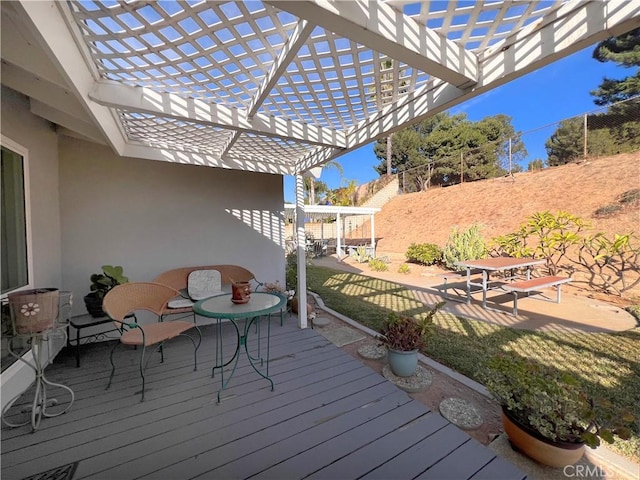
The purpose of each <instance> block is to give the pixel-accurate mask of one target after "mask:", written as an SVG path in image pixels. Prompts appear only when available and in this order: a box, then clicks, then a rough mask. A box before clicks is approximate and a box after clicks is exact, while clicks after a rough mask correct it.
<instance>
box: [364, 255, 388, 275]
mask: <svg viewBox="0 0 640 480" xmlns="http://www.w3.org/2000/svg"><path fill="white" fill-rule="evenodd" d="M369 268H371V270H373V271H374V272H386V271H387V270H389V267H388V266H387V264H386V263H384V261H382V260H380V259H379V258H372V259H371V260H369Z"/></svg>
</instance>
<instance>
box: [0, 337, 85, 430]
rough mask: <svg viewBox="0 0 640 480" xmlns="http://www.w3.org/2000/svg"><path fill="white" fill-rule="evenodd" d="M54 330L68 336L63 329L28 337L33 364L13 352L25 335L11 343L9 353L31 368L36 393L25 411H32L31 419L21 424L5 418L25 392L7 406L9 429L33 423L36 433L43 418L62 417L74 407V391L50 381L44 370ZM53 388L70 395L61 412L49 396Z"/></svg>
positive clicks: (5, 410)
mask: <svg viewBox="0 0 640 480" xmlns="http://www.w3.org/2000/svg"><path fill="white" fill-rule="evenodd" d="M54 330H56V331H60V332H63V334H65V335H66V332H65V331H64V329H62V328H58V329H51V330H47V331H44V332H41V333H34V334H30V335H28V337H30V338H29V340H28V341H29V343H30V344H31V351H32V352H33V361H32V362H31V361H29V360H27V359H26V358H25V356H20V355H18V354H17V353H16V352H15V351H14V350H13V341H14V339H17V338H20V337H24V336H25V335H16V336H15V337H14V338H12V339H11V340H10V341H9V353H10V354H11V355H13V356H14V357H15V358H16V359H17V360H19V361H22V362H24V363H26V364H27V365H28V366H29V367H31V368H32V369H33V371H34V373H35V377H36V378H35V393H34V396H33V401H32V402H31V405H30V406H28V407H27V408H25V409H24V410H23V411H24V412H26V411H29V410H30V411H31V414H30V418H29V419H27V420H26V421H23V422H20V423H14V422H12V421H9V420H7V419H6V418H5V417H6V413H7V412H8V411H9V409H10V408H11V407H12V406H13V404H14V403H15V402H16V401H17V400H18V399H19V398H20V397H21V396H22V395H23V393H24V392H23V393H20V394H18V395H16V396H15V397H14V398H13V399H12V400H11V401H10V402H9V403H8V404H7V405H6V406H5V408H4V410H3V411H2V421H3V423H4V424H5V425H8V426H9V427H21V426H23V425H27V424H28V423H31V428H32V429H33V430H34V431H35V430H37V429H38V427H39V426H40V420H42V417H57V416H58V415H62V414H63V413H65V412H66V411H67V410H69V409H70V408H71V405H73V401H74V399H75V395H74V393H73V390H71V389H70V388H69V387H67V386H66V385H62V384H60V383H55V382H52V381H50V380H48V379H47V377H45V375H44V369H45V367H46V354H45V353H44V352H45V351H46V348H48V347H47V342H48V341H49V335H50V334H51V333H52V332H53V331H54ZM52 388H61V389H63V390H66V391H67V392H68V393H69V396H70V399H69V401H68V405H67V406H66V407H65V408H64V409H62V410H60V409H55V408H53V407H56V406H57V405H58V401H57V399H55V398H50V397H49V395H48V393H49V392H48V390H50V389H52ZM54 410H57V411H54Z"/></svg>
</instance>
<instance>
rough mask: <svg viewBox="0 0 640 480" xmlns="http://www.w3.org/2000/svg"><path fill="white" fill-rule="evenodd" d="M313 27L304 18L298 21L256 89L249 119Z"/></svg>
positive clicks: (249, 110) (267, 95)
mask: <svg viewBox="0 0 640 480" xmlns="http://www.w3.org/2000/svg"><path fill="white" fill-rule="evenodd" d="M314 28H315V25H313V24H312V23H310V22H307V21H306V20H303V21H301V22H298V24H297V25H296V28H295V29H294V30H293V33H292V34H291V36H290V37H289V39H288V40H287V43H286V44H285V45H284V47H283V49H282V52H281V53H280V56H279V57H278V58H277V59H276V61H275V62H273V65H272V66H271V70H270V71H269V73H268V74H267V76H266V77H265V78H264V81H263V82H262V84H261V85H260V88H259V89H258V92H257V93H256V95H255V96H254V97H253V99H252V101H251V105H250V106H249V108H248V113H247V117H248V118H249V119H252V118H253V117H254V116H255V114H256V113H257V112H258V109H259V108H260V106H261V105H262V104H263V103H264V101H265V100H266V99H267V98H268V97H269V94H270V93H271V90H272V89H273V88H274V87H275V86H276V84H277V83H278V79H279V78H280V77H281V76H282V74H283V73H284V72H286V70H287V67H288V66H289V64H290V63H291V62H292V61H293V59H294V58H295V56H296V55H297V54H298V50H300V48H302V46H303V45H304V43H305V42H306V41H307V39H308V38H309V35H311V32H312V31H313V29H314Z"/></svg>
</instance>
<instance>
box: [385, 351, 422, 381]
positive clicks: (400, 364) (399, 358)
mask: <svg viewBox="0 0 640 480" xmlns="http://www.w3.org/2000/svg"><path fill="white" fill-rule="evenodd" d="M387 362H389V367H390V368H391V371H392V372H393V374H394V375H397V376H398V377H410V376H411V375H413V374H414V373H416V369H417V368H418V350H417V349H416V350H411V351H408V352H404V351H402V350H393V349H391V348H388V349H387Z"/></svg>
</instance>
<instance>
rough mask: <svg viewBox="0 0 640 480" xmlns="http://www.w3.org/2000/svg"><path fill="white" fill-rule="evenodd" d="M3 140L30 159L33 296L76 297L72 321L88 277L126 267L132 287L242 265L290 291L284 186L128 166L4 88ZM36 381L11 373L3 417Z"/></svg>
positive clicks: (197, 170)
mask: <svg viewBox="0 0 640 480" xmlns="http://www.w3.org/2000/svg"><path fill="white" fill-rule="evenodd" d="M2 134H3V135H5V136H6V137H8V138H9V139H10V140H12V141H13V142H16V143H18V144H20V145H22V146H23V147H25V148H26V149H27V150H28V155H29V170H28V175H29V182H30V204H31V227H32V237H33V238H32V240H33V267H34V268H33V272H34V275H33V277H34V281H33V284H32V286H34V287H56V288H60V289H61V290H71V291H72V292H73V295H74V308H73V312H72V315H81V314H84V313H86V310H85V307H84V302H83V300H82V297H83V296H84V295H85V294H86V293H88V292H89V285H90V281H89V277H90V276H91V274H92V273H96V272H100V267H101V266H102V265H104V264H112V265H122V266H123V267H124V271H125V275H127V276H128V277H129V279H130V280H131V281H151V280H152V279H153V278H154V277H155V276H156V275H158V274H159V273H161V272H163V271H165V270H168V269H170V268H175V267H180V266H190V265H202V264H238V265H242V266H244V267H246V268H248V269H249V270H251V271H252V272H253V273H254V274H255V275H256V277H257V278H258V279H259V280H261V281H263V282H271V281H276V280H278V281H280V283H281V284H284V278H285V273H284V272H285V265H284V222H283V209H284V198H283V185H282V182H283V179H282V177H281V176H279V175H267V174H258V173H249V172H241V171H236V170H224V169H217V168H210V167H202V166H192V165H177V164H170V163H165V162H159V161H151V160H141V159H133V158H123V157H119V156H118V155H116V154H115V153H113V151H112V150H111V149H110V148H109V147H106V146H101V145H97V144H94V143H91V142H85V141H82V140H78V139H73V138H69V137H64V136H58V135H57V134H56V133H55V130H54V127H53V126H52V125H51V124H50V123H49V122H47V121H45V120H43V119H41V118H39V117H37V116H35V115H32V114H31V112H30V111H29V102H28V100H27V99H26V98H25V97H23V96H22V95H20V94H18V93H16V92H15V91H13V90H11V89H8V88H5V87H2ZM83 333H84V332H83ZM61 346H62V345H59V346H58V348H59V347H61ZM52 353H54V354H55V352H52ZM28 355H29V354H28ZM32 381H33V372H32V370H31V369H30V368H28V367H26V365H24V363H22V362H16V363H15V364H14V365H12V366H11V367H9V368H8V369H7V370H6V371H5V372H3V373H2V375H1V380H0V383H1V384H2V408H4V406H5V405H6V403H7V402H9V401H10V400H11V399H12V398H13V396H14V395H15V394H17V393H19V392H21V391H22V390H24V389H26V388H27V387H28V386H29V384H30V383H31V382H32Z"/></svg>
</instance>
